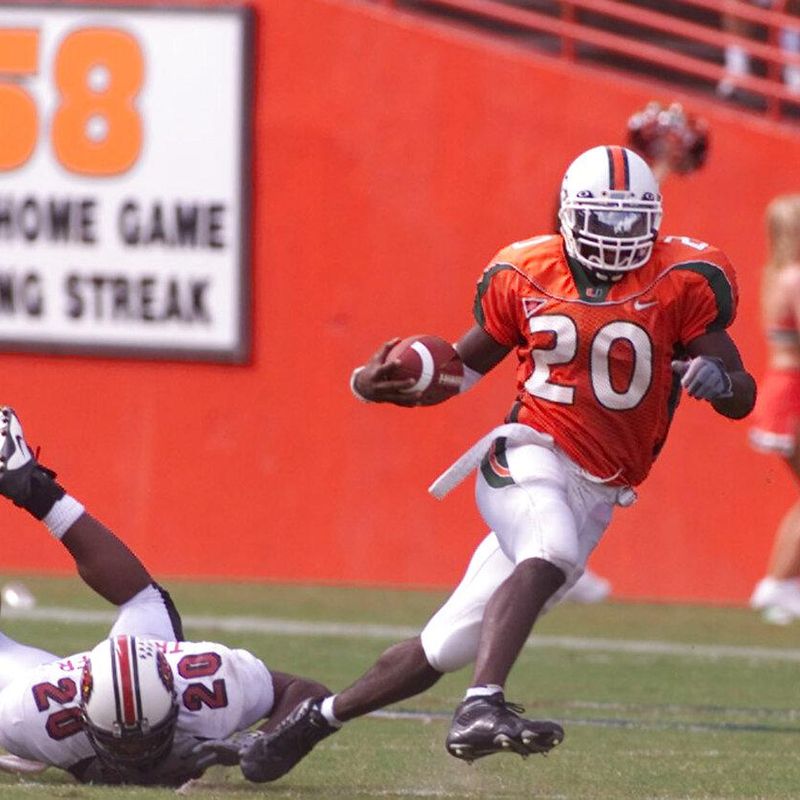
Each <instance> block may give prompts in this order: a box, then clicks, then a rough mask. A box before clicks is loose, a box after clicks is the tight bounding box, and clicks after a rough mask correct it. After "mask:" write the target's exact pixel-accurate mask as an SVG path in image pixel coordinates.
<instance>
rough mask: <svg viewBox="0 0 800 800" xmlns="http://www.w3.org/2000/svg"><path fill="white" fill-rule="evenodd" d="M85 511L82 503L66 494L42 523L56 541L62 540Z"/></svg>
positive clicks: (54, 505)
mask: <svg viewBox="0 0 800 800" xmlns="http://www.w3.org/2000/svg"><path fill="white" fill-rule="evenodd" d="M85 510H86V509H85V508H84V507H83V504H82V503H79V502H78V501H77V500H76V499H75V498H74V497H71V496H70V495H68V494H65V495H64V496H63V497H62V498H61V499H60V500H56V502H55V503H54V504H53V507H52V508H51V509H50V510H49V511H48V512H47V515H46V516H45V517H44V519H43V520H42V522H44V524H45V525H46V526H47V529H48V530H49V531H50V533H52V534H53V536H54V537H55V538H56V539H61V538H62V537H63V536H64V534H65V533H66V532H67V531H68V530H69V529H70V528H71V527H72V526H73V525H74V524H75V523H76V522H77V520H78V518H79V517H80V516H81V515H82V514H83V512H84V511H85Z"/></svg>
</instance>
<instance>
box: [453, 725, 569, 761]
mask: <svg viewBox="0 0 800 800" xmlns="http://www.w3.org/2000/svg"><path fill="white" fill-rule="evenodd" d="M562 739H563V735H561V734H558V733H556V732H555V731H554V732H553V734H552V735H551V736H549V737H547V739H546V740H544V739H543V737H542V736H541V735H539V736H537V735H535V734H531V735H530V736H525V735H524V734H523V735H522V736H521V737H520V740H519V741H518V740H516V739H513V738H512V737H510V736H506V734H504V733H498V734H497V736H495V737H494V739H493V740H492V742H491V744H484V745H474V744H470V743H468V742H447V752H448V753H450V755H451V756H454V757H455V758H460V759H461V760H462V761H475V760H476V759H478V758H483V757H484V756H490V755H493V754H494V753H514V754H516V755H520V756H522V757H523V758H527V757H528V756H530V755H535V754H539V753H540V754H542V755H546V754H547V753H549V752H550V751H551V750H552V749H553V748H554V747H556V746H557V745H559V744H561V741H562Z"/></svg>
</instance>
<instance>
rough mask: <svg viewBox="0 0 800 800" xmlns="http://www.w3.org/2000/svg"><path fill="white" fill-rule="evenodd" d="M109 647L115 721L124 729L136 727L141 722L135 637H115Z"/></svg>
mask: <svg viewBox="0 0 800 800" xmlns="http://www.w3.org/2000/svg"><path fill="white" fill-rule="evenodd" d="M109 646H110V647H111V671H112V676H113V684H114V700H115V702H116V709H117V720H118V722H119V723H120V724H121V725H122V726H123V727H124V728H129V727H132V726H135V725H138V724H139V723H140V722H141V720H142V698H141V694H140V691H139V662H138V659H137V658H136V637H135V636H126V635H123V636H116V637H115V638H113V639H110V640H109Z"/></svg>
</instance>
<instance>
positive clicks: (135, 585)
mask: <svg viewBox="0 0 800 800" xmlns="http://www.w3.org/2000/svg"><path fill="white" fill-rule="evenodd" d="M61 543H62V544H63V545H64V547H66V548H67V550H68V551H69V554H70V555H71V556H72V557H73V558H74V559H75V566H76V568H77V570H78V574H79V575H80V576H81V578H83V580H84V581H85V582H86V584H87V585H88V586H89V587H90V588H91V589H94V591H95V592H97V594H99V595H100V596H101V597H104V598H105V599H106V600H108V602H109V603H113V604H114V605H116V606H120V605H122V604H123V603H125V602H127V601H128V600H130V599H131V598H132V597H133V596H134V595H137V594H138V593H139V592H141V591H142V589H145V588H146V587H148V586H150V585H151V584H152V583H153V578H152V577H151V576H150V573H149V572H148V571H147V569H145V566H144V564H142V562H141V561H140V560H139V559H138V558H137V557H136V556H135V555H134V554H133V553H132V552H131V551H130V550H129V549H128V547H127V546H126V545H125V544H124V542H121V541H120V540H119V539H118V538H117V537H116V536H115V535H114V534H113V533H112V532H111V531H110V530H109V529H108V528H106V526H105V525H103V524H102V523H101V522H99V521H98V520H96V519H95V518H94V517H93V516H92V515H91V514H88V513H85V512H84V513H83V514H82V515H81V516H80V517H79V518H78V519H77V520H76V521H75V522H74V523H73V524H72V526H71V527H70V528H69V529H68V530H67V532H66V533H65V534H64V536H63V537H62V539H61Z"/></svg>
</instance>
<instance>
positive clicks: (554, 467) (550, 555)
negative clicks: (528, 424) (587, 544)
mask: <svg viewBox="0 0 800 800" xmlns="http://www.w3.org/2000/svg"><path fill="white" fill-rule="evenodd" d="M505 459H506V463H507V468H508V479H507V480H506V481H505V482H499V481H495V480H493V479H492V475H491V474H487V472H486V469H482V470H481V471H479V473H478V479H477V483H476V488H475V497H476V501H477V503H478V508H479V509H480V512H481V514H482V516H483V518H484V520H485V521H486V523H487V524H488V525H489V526H490V527H491V528H492V529H493V530H494V531H495V533H496V534H497V539H498V541H499V543H500V547H501V548H502V549H503V552H504V553H505V554H506V556H507V557H508V558H509V559H510V560H511V561H513V562H514V563H515V564H518V563H519V562H520V561H524V560H525V559H528V558H543V559H545V560H546V561H549V562H551V563H553V564H555V565H556V566H558V567H559V568H561V569H562V570H564V572H565V573H569V572H571V571H572V570H573V569H575V567H576V565H577V564H578V560H579V544H578V528H577V523H576V519H575V515H574V513H573V510H572V508H571V506H570V496H569V483H570V480H571V479H572V478H571V476H570V474H569V473H568V471H567V469H566V468H565V464H564V461H563V459H562V458H560V457H559V456H558V455H557V454H556V453H554V452H553V451H552V450H549V449H548V448H546V447H540V446H538V445H523V446H521V447H512V448H509V449H508V450H506V451H505Z"/></svg>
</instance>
